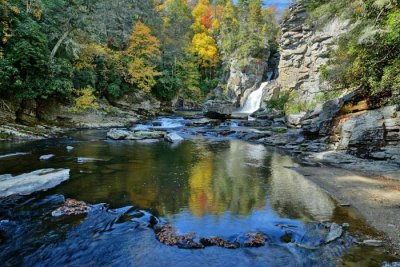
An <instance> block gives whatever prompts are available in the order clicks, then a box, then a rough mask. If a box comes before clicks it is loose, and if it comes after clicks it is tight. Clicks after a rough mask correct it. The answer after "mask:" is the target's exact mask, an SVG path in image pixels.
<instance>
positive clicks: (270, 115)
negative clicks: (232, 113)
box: [251, 108, 283, 120]
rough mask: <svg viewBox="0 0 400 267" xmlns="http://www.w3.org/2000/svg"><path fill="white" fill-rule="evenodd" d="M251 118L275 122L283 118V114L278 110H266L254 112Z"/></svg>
mask: <svg viewBox="0 0 400 267" xmlns="http://www.w3.org/2000/svg"><path fill="white" fill-rule="evenodd" d="M251 116H252V117H254V118H257V119H265V120H273V119H276V118H280V117H282V116H283V112H282V111H279V110H276V109H270V108H266V109H261V110H258V111H256V112H254V113H253V114H251Z"/></svg>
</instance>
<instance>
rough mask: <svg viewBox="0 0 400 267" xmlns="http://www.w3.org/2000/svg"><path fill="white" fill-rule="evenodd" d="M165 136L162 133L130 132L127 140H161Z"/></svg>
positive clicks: (164, 133)
mask: <svg viewBox="0 0 400 267" xmlns="http://www.w3.org/2000/svg"><path fill="white" fill-rule="evenodd" d="M165 135H166V132H163V131H135V132H130V133H129V135H128V136H127V137H126V139H127V140H144V139H162V138H164V137H165Z"/></svg>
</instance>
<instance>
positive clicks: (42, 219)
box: [0, 132, 382, 266]
mask: <svg viewBox="0 0 400 267" xmlns="http://www.w3.org/2000/svg"><path fill="white" fill-rule="evenodd" d="M104 135H105V133H101V132H100V133H90V132H89V134H85V133H84V132H83V133H82V136H81V137H79V138H77V139H78V140H76V141H73V140H46V141H40V142H35V143H32V144H30V145H26V144H23V145H15V144H14V145H11V146H9V147H3V148H2V147H1V144H0V151H2V154H7V153H11V152H13V151H21V152H29V153H30V154H28V155H24V156H22V157H18V158H13V159H3V160H2V159H0V174H6V173H10V174H14V175H15V174H21V173H27V172H31V171H34V170H37V169H43V168H68V169H71V178H70V180H69V181H68V182H65V183H63V184H62V185H60V186H58V187H57V188H55V189H53V190H49V191H48V192H43V193H40V194H39V195H40V196H38V198H39V199H42V201H44V203H46V204H45V205H44V204H43V205H44V206H46V207H47V212H43V209H42V208H40V209H39V208H38V206H37V203H36V202H37V201H39V203H40V200H34V198H32V199H31V200H30V201H31V202H30V204H29V205H31V206H29V207H24V206H21V207H20V210H19V211H18V210H16V211H15V212H16V213H15V214H16V216H15V218H14V220H20V221H21V222H20V221H18V225H23V227H19V228H18V229H19V230H21V232H19V233H18V235H13V238H14V239H10V240H11V241H12V242H13V243H12V245H10V244H8V245H7V247H6V248H7V249H6V250H4V248H2V249H0V261H1V260H2V259H8V258H10V260H11V262H12V263H14V262H15V264H9V265H20V264H18V263H19V261H21V259H22V258H24V259H27V262H26V264H25V265H29V266H31V265H32V263H35V262H36V263H37V265H46V262H47V265H49V266H62V265H65V262H68V263H70V264H71V265H91V264H90V261H91V260H92V259H95V262H97V263H98V264H97V265H100V266H106V265H111V264H110V262H113V263H114V265H116V266H125V265H131V264H132V262H134V263H137V265H139V266H154V265H157V264H158V265H160V266H164V265H165V266H176V265H179V266H199V265H200V264H201V265H204V263H212V262H214V263H215V264H214V265H216V266H232V265H235V266H249V265H255V266H287V265H288V263H293V262H297V263H298V266H314V265H315V263H316V262H318V263H319V264H321V265H324V264H323V263H331V262H332V261H331V259H333V258H338V257H339V256H340V255H341V254H340V253H339V252H337V251H336V250H331V249H325V248H323V249H322V250H318V251H313V250H311V251H308V250H304V249H301V248H296V247H295V246H294V244H293V243H290V244H286V243H284V242H282V241H281V237H282V236H283V235H284V234H285V233H286V232H285V231H286V230H285V228H281V227H278V225H290V226H293V228H291V229H295V230H293V231H295V236H297V237H298V238H299V239H303V237H305V236H306V232H307V231H306V230H307V224H306V223H305V222H308V221H313V220H327V221H332V220H333V221H336V222H338V223H342V222H349V223H350V224H351V225H352V226H353V225H360V222H359V221H358V219H357V220H356V219H354V218H353V220H352V218H351V216H350V215H349V214H348V212H347V210H345V209H342V208H338V207H336V206H335V203H334V202H333V200H332V199H331V198H330V197H329V196H327V195H326V194H325V193H324V192H322V191H321V190H320V189H318V188H317V187H316V186H314V185H313V184H312V183H310V182H309V181H308V180H306V179H304V177H302V176H300V175H299V174H297V173H296V172H295V171H294V170H293V169H292V167H294V166H296V164H295V163H294V162H293V161H292V160H291V158H290V157H288V156H285V155H282V154H280V153H277V152H276V151H275V150H273V149H269V148H266V147H264V146H262V145H256V144H250V143H246V142H242V141H238V140H231V141H223V142H209V141H198V140H197V141H195V142H191V141H185V142H183V143H181V144H179V145H177V146H171V145H170V144H167V143H165V142H158V143H138V142H130V141H127V142H110V141H104V140H102V139H101V138H99V136H104ZM67 145H73V146H74V147H75V149H74V150H73V151H71V152H67V151H66V149H65V147H66V146H67ZM44 154H55V155H56V156H55V157H54V158H53V159H51V160H49V161H46V162H43V161H40V160H39V157H40V156H41V155H44ZM78 157H82V158H93V159H102V161H91V162H83V163H79V162H78V161H77V158H78ZM57 194H59V195H57ZM61 195H63V196H65V197H71V198H75V199H78V200H83V201H85V202H88V203H108V204H110V206H111V207H112V208H120V207H124V206H129V205H134V206H135V207H136V208H138V209H144V210H150V211H151V212H152V213H155V214H156V215H159V216H162V217H163V219H165V220H166V221H168V222H169V223H171V224H173V225H174V226H175V227H176V228H177V229H178V230H179V231H181V232H183V233H187V232H191V231H195V232H196V233H197V234H198V236H217V235H218V236H222V237H231V236H232V235H239V234H243V233H247V232H255V231H260V232H262V233H265V234H266V235H267V236H268V237H269V238H271V240H273V242H271V243H270V244H268V245H267V246H266V247H263V248H260V249H254V250H250V249H241V250H237V251H230V250H222V249H213V248H210V249H207V250H204V251H201V252H193V251H178V250H177V249H175V248H170V247H167V246H163V245H162V244H160V243H158V242H157V241H156V240H155V238H154V232H153V231H152V230H151V229H149V228H148V227H145V228H143V229H141V228H137V226H136V225H133V224H132V222H131V221H126V222H125V221H124V222H123V223H121V224H118V225H116V226H115V228H114V229H112V230H111V231H107V232H104V233H96V235H92V234H90V231H91V230H90V229H93V227H92V224H89V223H86V226H89V230H88V229H86V228H85V229H83V230H82V229H81V232H79V231H77V229H78V230H79V227H77V228H75V226H74V225H75V224H76V225H80V224H81V221H80V219H79V218H72V220H76V222H75V221H74V222H73V223H71V222H68V220H66V221H55V219H54V218H51V216H50V215H49V214H50V211H52V210H54V209H55V207H58V205H59V204H58V203H59V202H61V200H58V198H61ZM54 198H56V199H54ZM43 199H44V200H43ZM46 199H47V200H46ZM49 203H50V204H49ZM35 205H36V208H35ZM53 206H54V207H53ZM0 208H1V206H0ZM27 211H29V214H28V213H27ZM8 212H9V210H8V209H6V212H5V211H4V212H3V213H2V212H1V209H0V221H1V220H5V219H7V220H8V219H9V218H8V217H4V216H6V214H11V213H8ZM18 212H21V213H18ZM12 213H13V212H12ZM21 214H24V215H23V216H22V215H21ZM27 214H28V215H27ZM2 216H3V217H2ZM98 219H100V221H101V222H103V223H104V221H103V219H104V218H103V217H99V218H98ZM92 223H93V224H94V225H98V224H99V223H98V222H93V221H92ZM88 224H89V225H88ZM82 225H85V224H82ZM28 236H35V238H34V240H33V239H32V238H27V237H28ZM50 237H51V238H50ZM318 240H319V239H318ZM0 241H1V240H0ZM11 241H10V242H11ZM53 241H54V242H53ZM35 242H37V243H35ZM32 244H33V245H34V246H33V245H32ZM0 245H1V243H0ZM32 247H33V248H32ZM31 248H32V249H31ZM2 251H3V252H2ZM21 251H22V252H21ZM66 251H67V252H66ZM21 253H22V254H24V253H25V254H24V255H30V258H29V257H20V256H12V257H10V256H9V255H22V254H21ZM324 253H328V254H324ZM335 253H337V254H335ZM368 253H369V254H368V255H371V256H370V258H371V257H373V254H371V252H368ZM71 255H74V256H73V258H71V257H72V256H71ZM326 255H328V256H329V257H327V256H326ZM364 255H365V251H364V250H362V251H361V252H357V254H356V256H357V257H358V256H360V257H361V256H362V257H364ZM379 255H380V254H379ZM353 256H354V254H353ZM370 258H367V259H370ZM321 259H322V260H323V261H321ZM357 259H358V258H357ZM380 262H382V261H381V260H380ZM73 263H76V264H73ZM173 263H174V264H173ZM33 265H34V264H33ZM328 265H329V264H328ZM324 266H327V265H326V264H325V265H324Z"/></svg>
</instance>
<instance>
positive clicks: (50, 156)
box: [39, 154, 55, 161]
mask: <svg viewBox="0 0 400 267" xmlns="http://www.w3.org/2000/svg"><path fill="white" fill-rule="evenodd" d="M54 156H55V155H54V154H48V155H43V156H41V157H40V158H39V159H40V160H42V161H46V160H49V159H51V158H54Z"/></svg>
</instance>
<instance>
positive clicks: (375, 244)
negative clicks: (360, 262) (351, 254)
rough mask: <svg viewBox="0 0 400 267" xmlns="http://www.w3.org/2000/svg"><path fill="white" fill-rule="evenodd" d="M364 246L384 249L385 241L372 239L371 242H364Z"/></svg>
mask: <svg viewBox="0 0 400 267" xmlns="http://www.w3.org/2000/svg"><path fill="white" fill-rule="evenodd" d="M362 243H363V245H365V246H368V247H382V246H383V241H381V240H374V239H370V240H364V241H363V242H362Z"/></svg>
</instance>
